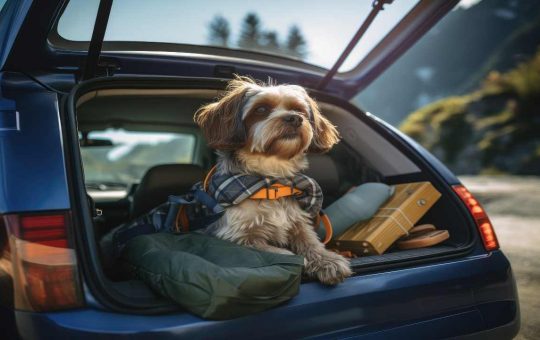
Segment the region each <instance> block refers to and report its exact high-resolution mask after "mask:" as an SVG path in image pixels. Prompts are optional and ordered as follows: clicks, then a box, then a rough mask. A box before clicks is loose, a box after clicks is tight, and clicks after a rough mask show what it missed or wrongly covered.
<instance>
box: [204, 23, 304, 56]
mask: <svg viewBox="0 0 540 340" xmlns="http://www.w3.org/2000/svg"><path fill="white" fill-rule="evenodd" d="M230 27H231V25H230V24H229V21H228V20H227V19H226V18H224V17H222V16H220V15H216V16H215V17H214V18H213V19H212V21H211V22H210V24H209V25H208V30H209V33H208V42H209V43H210V44H211V45H214V46H221V47H228V48H234V47H240V48H243V49H247V50H253V51H258V52H266V53H273V54H280V55H285V56H288V57H292V58H297V59H305V58H306V57H307V41H306V39H305V38H304V35H303V34H302V31H301V30H300V28H299V27H298V26H297V25H292V26H291V27H290V28H289V31H288V34H287V38H286V39H285V40H283V41H282V40H281V39H280V38H279V35H278V33H277V32H276V31H275V30H264V29H263V27H262V23H261V20H260V18H259V16H258V15H257V13H248V14H246V16H245V17H244V20H243V21H242V26H241V27H240V33H239V38H238V43H237V45H236V46H235V45H234V44H232V43H231V40H230V37H231V28H230Z"/></svg>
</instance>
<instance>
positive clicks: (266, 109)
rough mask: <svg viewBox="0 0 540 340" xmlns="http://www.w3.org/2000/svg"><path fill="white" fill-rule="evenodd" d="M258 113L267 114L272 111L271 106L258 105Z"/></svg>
mask: <svg viewBox="0 0 540 340" xmlns="http://www.w3.org/2000/svg"><path fill="white" fill-rule="evenodd" d="M254 112H255V113H256V114H258V115H265V114H267V113H268V112H270V108H269V107H268V106H266V105H261V106H257V107H256V108H255V111H254Z"/></svg>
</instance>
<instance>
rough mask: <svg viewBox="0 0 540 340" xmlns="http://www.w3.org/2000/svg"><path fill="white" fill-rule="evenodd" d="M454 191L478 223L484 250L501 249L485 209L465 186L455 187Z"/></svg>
mask: <svg viewBox="0 0 540 340" xmlns="http://www.w3.org/2000/svg"><path fill="white" fill-rule="evenodd" d="M453 189H454V191H455V192H456V194H458V196H459V198H461V200H462V201H463V203H465V206H466V207H467V209H469V212H470V213H471V215H472V217H473V219H474V221H475V222H476V226H477V227H478V230H479V231H480V236H481V237H482V242H483V243H484V248H486V250H487V251H492V250H496V249H499V241H498V240H497V235H495V229H493V225H492V224H491V221H490V220H489V217H488V216H487V214H486V211H485V210H484V208H483V207H482V206H481V205H480V203H479V202H478V201H477V200H476V198H474V196H473V195H472V194H471V193H470V192H469V190H467V188H465V187H464V186H463V185H454V186H453Z"/></svg>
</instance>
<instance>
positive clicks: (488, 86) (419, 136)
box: [400, 49, 540, 175]
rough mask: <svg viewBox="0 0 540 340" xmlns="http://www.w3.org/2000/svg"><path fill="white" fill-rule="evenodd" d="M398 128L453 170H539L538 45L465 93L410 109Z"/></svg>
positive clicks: (530, 171)
mask: <svg viewBox="0 0 540 340" xmlns="http://www.w3.org/2000/svg"><path fill="white" fill-rule="evenodd" d="M400 129H401V130H402V131H403V132H405V133H406V134H408V135H409V136H411V137H413V138H414V139H416V140H417V141H418V142H419V143H420V144H422V145H423V146H424V147H426V148H427V149H429V150H431V151H432V152H433V153H434V154H435V155H436V156H437V157H439V158H440V159H441V160H443V161H444V162H445V163H447V164H448V165H449V166H450V168H452V169H453V170H454V171H455V172H457V173H459V174H476V173H513V174H529V175H540V134H539V132H540V49H539V50H538V51H537V53H536V54H535V55H534V57H533V58H532V59H531V60H529V61H527V62H523V63H520V64H519V65H517V66H516V67H514V68H513V69H511V70H510V71H508V72H505V73H499V72H496V71H493V72H490V73H489V74H488V75H487V77H486V78H485V79H484V81H483V82H482V85H481V86H480V88H478V89H477V90H475V91H473V92H471V93H470V94H467V95H463V96H455V97H449V98H445V99H442V100H439V101H437V102H434V103H432V104H430V105H427V106H425V107H423V108H421V109H419V110H417V111H415V112H413V113H412V114H411V115H409V117H407V119H406V120H405V121H404V122H403V123H402V124H401V126H400Z"/></svg>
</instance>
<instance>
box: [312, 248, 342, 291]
mask: <svg viewBox="0 0 540 340" xmlns="http://www.w3.org/2000/svg"><path fill="white" fill-rule="evenodd" d="M306 273H307V274H308V275H309V276H312V277H314V278H316V279H318V280H319V281H320V282H321V283H323V284H325V285H332V286H333V285H337V284H338V283H341V282H343V280H345V278H346V277H349V276H351V275H352V270H351V267H350V266H349V261H348V260H347V259H346V258H344V257H343V256H341V255H339V254H336V253H332V252H327V253H325V254H324V256H321V257H320V258H318V259H316V260H312V261H308V263H307V265H306Z"/></svg>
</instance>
